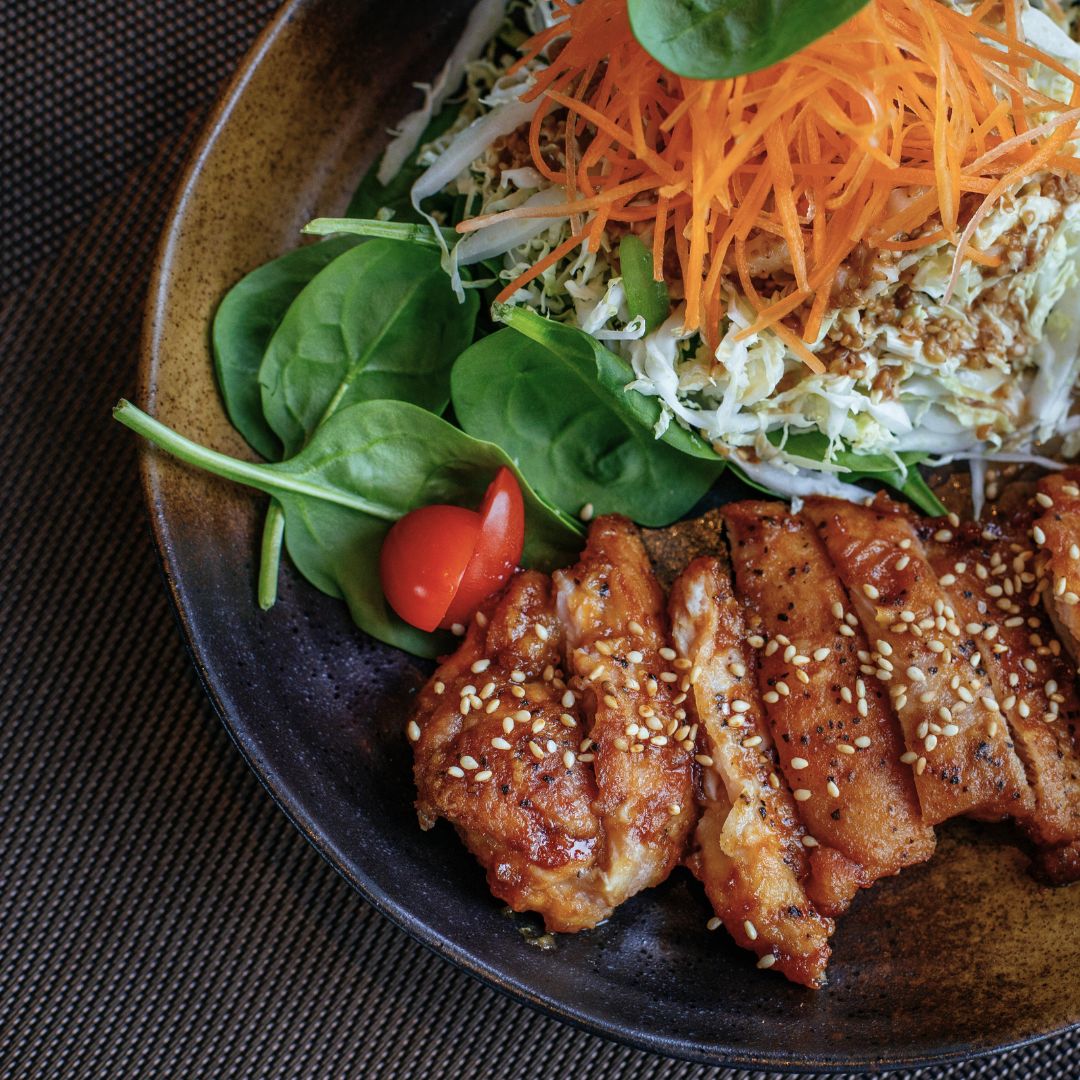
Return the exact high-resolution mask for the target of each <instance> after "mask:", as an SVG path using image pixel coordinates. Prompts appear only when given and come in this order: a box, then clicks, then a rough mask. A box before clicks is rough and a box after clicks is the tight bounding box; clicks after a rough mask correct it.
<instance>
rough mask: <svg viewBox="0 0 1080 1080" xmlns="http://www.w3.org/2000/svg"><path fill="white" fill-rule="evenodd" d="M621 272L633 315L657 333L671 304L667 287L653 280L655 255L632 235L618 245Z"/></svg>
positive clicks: (628, 234) (627, 301)
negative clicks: (639, 317) (656, 330)
mask: <svg viewBox="0 0 1080 1080" xmlns="http://www.w3.org/2000/svg"><path fill="white" fill-rule="evenodd" d="M619 272H620V273H621V274H622V279H623V287H624V288H625V289H626V305H627V307H629V309H630V315H631V316H632V317H634V318H636V317H637V316H639V315H640V316H641V317H642V318H643V319H644V320H645V328H646V329H647V330H655V329H656V328H657V327H658V326H659V325H660V324H661V323H662V322H663V321H664V320H665V319H666V318H667V317H668V313H669V312H670V311H671V301H670V300H669V299H668V291H667V285H666V284H664V282H663V281H654V280H653V258H652V252H651V251H649V249H648V248H647V247H646V246H645V245H644V244H643V243H642V242H641V241H640V240H639V239H638V238H637V237H636V236H635V235H634V234H633V233H627V234H626V235H625V236H624V237H623V238H622V240H621V241H620V243H619Z"/></svg>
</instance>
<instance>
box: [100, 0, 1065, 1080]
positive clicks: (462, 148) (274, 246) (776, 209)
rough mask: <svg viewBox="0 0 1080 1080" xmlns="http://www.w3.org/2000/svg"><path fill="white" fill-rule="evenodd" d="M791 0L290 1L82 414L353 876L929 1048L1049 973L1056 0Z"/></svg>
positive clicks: (956, 1050)
mask: <svg viewBox="0 0 1080 1080" xmlns="http://www.w3.org/2000/svg"><path fill="white" fill-rule="evenodd" d="M695 10H696V9H695ZM779 10H780V9H778V8H776V6H775V5H770V4H757V3H755V2H753V0H747V3H745V4H742V5H735V6H733V7H732V6H730V5H703V6H702V7H701V9H700V11H697V13H696V14H695V13H690V12H688V9H685V8H683V7H682V6H681V5H670V4H665V3H658V2H656V0H580V2H579V3H576V4H570V3H554V4H552V3H549V2H548V0H511V2H510V3H508V4H504V3H501V2H496V0H481V2H480V3H478V4H469V3H461V4H456V5H445V4H434V3H420V4H415V5H409V6H408V7H407V8H405V9H401V10H395V11H394V12H392V13H390V12H387V11H384V10H380V9H377V8H376V6H375V5H370V4H360V3H344V2H342V0H293V2H291V3H288V4H286V5H285V6H284V8H283V9H282V11H281V13H280V14H279V15H278V17H277V18H276V19H275V21H274V22H273V24H272V25H271V26H270V27H269V28H268V29H267V30H266V31H265V33H264V34H263V36H262V37H261V39H260V40H259V42H258V44H257V45H256V47H255V48H254V50H253V51H252V53H251V55H250V56H249V57H248V59H247V60H246V61H245V63H244V65H243V67H242V68H241V70H240V72H239V74H238V75H237V77H236V78H235V79H234V81H233V83H232V85H231V86H230V88H229V89H228V90H227V92H226V93H225V95H224V97H223V99H222V102H221V104H220V105H219V107H218V109H217V111H216V113H215V115H214V117H213V118H212V120H211V122H210V124H209V126H208V128H207V131H206V133H205V135H204V137H203V139H202V141H201V143H200V146H199V149H198V151H197V153H196V155H195V157H194V159H193V161H192V164H191V166H190V167H189V170H188V172H187V175H186V177H185V179H184V181H183V183H182V185H181V189H180V193H179V196H178V199H177V202H176V205H175V207H174V211H173V214H172V218H171V222H170V225H169V228H168V230H167V232H166V235H165V238H164V240H163V243H162V247H161V253H160V258H159V262H158V266H157V271H156V276H155V280H154V282H153V284H152V287H151V297H150V305H149V311H148V318H147V327H146V334H145V339H144V361H143V368H142V379H143V382H142V386H141V388H140V394H139V398H138V399H139V406H136V405H133V404H131V403H129V402H127V401H122V402H121V403H120V404H119V405H118V406H117V409H116V410H115V415H116V418H117V419H118V420H119V421H121V422H122V423H123V424H125V425H126V426H127V427H129V428H131V429H132V430H134V431H135V432H136V433H137V434H139V435H140V436H142V437H143V438H144V440H146V443H145V445H146V450H145V453H144V457H143V468H144V480H145V487H146V493H147V498H148V502H149V506H150V511H151V518H152V522H153V527H154V532H155V537H156V540H157V544H158V548H159V552H160V555H161V560H162V565H163V568H164V571H165V575H166V578H167V581H168V585H169V588H170V590H171V593H172V596H173V599H174V601H175V604H176V608H177V612H178V615H179V619H180V622H181V625H182V627H183V630H184V633H185V636H186V638H187V641H188V644H189V647H190V651H191V654H192V657H193V660H194V663H195V665H196V667H197V669H198V671H199V674H200V676H201V678H202V680H203V682H204V684H205V686H206V689H207V692H208V693H209V695H210V697H211V699H212V701H213V703H214V705H215V708H216V709H217V711H218V712H219V714H220V715H221V718H222V720H223V721H224V723H225V726H226V728H227V729H228V730H229V732H230V734H231V735H232V737H233V738H234V740H235V741H236V743H237V745H238V747H239V748H240V750H241V752H242V753H243V754H244V755H245V757H246V758H247V759H248V761H249V762H250V764H251V766H252V768H253V769H254V770H255V772H256V773H257V774H258V776H259V777H260V779H261V780H262V782H263V783H264V784H265V786H266V787H267V789H268V790H269V791H270V793H271V795H272V796H273V797H274V799H275V800H276V801H277V802H278V804H279V805H280V806H281V808H282V810H283V811H284V812H285V813H286V814H288V816H289V817H290V818H291V819H292V820H293V822H294V823H295V824H296V825H297V827H298V828H299V829H300V830H301V831H302V832H303V833H304V834H305V835H306V836H307V837H308V838H309V840H310V841H311V842H312V843H313V844H314V845H315V846H316V847H317V848H318V850H319V851H320V852H322V854H323V855H324V856H325V857H326V858H327V859H328V860H329V861H330V862H331V864H332V865H334V866H335V867H336V868H337V869H338V870H339V871H340V872H341V873H342V874H343V875H344V876H345V877H346V878H347V879H348V880H349V881H350V882H352V883H353V885H354V886H355V887H356V888H357V889H358V890H359V891H360V893H362V894H363V895H364V897H365V898H367V899H368V900H369V901H370V902H371V903H373V904H374V905H375V906H376V907H377V908H378V909H379V910H380V911H382V912H384V913H385V914H386V915H387V916H389V917H390V918H391V919H393V920H394V921H396V922H397V923H398V924H399V925H401V926H402V927H404V928H405V929H406V930H408V931H409V932H410V933H411V934H413V935H414V936H415V937H417V938H418V939H419V940H420V941H422V942H424V943H425V944H426V945H428V946H429V947H431V948H432V949H433V950H435V951H436V952H437V953H439V954H440V955H442V956H444V957H446V958H448V959H450V960H451V961H453V962H454V963H456V964H459V965H460V966H462V967H463V968H465V969H466V970H468V971H470V972H472V973H473V974H474V975H476V976H478V977H479V978H481V979H483V980H484V981H486V982H488V983H490V984H491V985H494V986H496V987H498V988H500V989H502V990H504V991H505V992H507V993H510V994H512V995H514V996H515V997H517V998H519V999H520V1000H523V1001H526V1002H528V1003H530V1004H532V1005H534V1006H536V1007H539V1008H541V1009H544V1010H545V1011H547V1012H549V1013H550V1014H552V1015H555V1016H558V1017H560V1018H563V1019H566V1020H568V1021H571V1022H573V1023H576V1024H579V1025H581V1026H583V1027H585V1028H587V1029H589V1030H591V1031H594V1032H597V1033H599V1034H602V1035H606V1036H608V1037H612V1038H617V1039H621V1040H624V1041H626V1042H628V1043H631V1044H633V1045H636V1046H640V1047H644V1048H647V1049H650V1050H653V1051H656V1052H660V1053H666V1054H671V1055H676V1056H680V1057H685V1058H689V1059H694V1060H699V1061H706V1062H712V1063H716V1064H720V1063H723V1064H739V1065H747V1066H758V1067H768V1068H803V1069H811V1070H816V1069H829V1068H836V1069H840V1068H846V1069H859V1068H864V1069H865V1068H872V1067H881V1066H886V1065H889V1066H901V1065H916V1064H922V1063H928V1062H939V1061H947V1060H956V1059H958V1058H962V1057H965V1056H968V1055H971V1054H976V1053H980V1052H987V1051H990V1050H993V1049H999V1048H1002V1047H1008V1046H1015V1045H1019V1044H1021V1043H1023V1042H1026V1041H1030V1040H1032V1039H1036V1038H1039V1037H1043V1036H1047V1035H1050V1034H1052V1033H1055V1032H1060V1031H1062V1030H1064V1029H1066V1028H1068V1027H1070V1026H1072V1025H1075V1024H1077V1023H1078V1022H1080V982H1078V980H1077V979H1076V977H1075V972H1076V970H1077V966H1078V964H1080V902H1078V894H1077V892H1076V890H1075V888H1071V887H1070V885H1071V883H1072V882H1074V881H1075V880H1076V879H1077V878H1078V877H1080V730H1078V723H1080V720H1078V718H1080V699H1078V697H1077V694H1078V690H1077V684H1076V675H1077V668H1076V664H1077V634H1078V633H1080V624H1078V619H1080V614H1078V613H1080V600H1078V595H1080V470H1077V469H1075V468H1074V467H1072V466H1071V464H1070V463H1071V461H1072V459H1073V457H1074V456H1075V454H1076V452H1077V450H1078V449H1080V415H1078V410H1077V403H1076V385H1077V372H1078V367H1080V184H1078V182H1077V179H1076V177H1077V175H1078V174H1080V144H1078V142H1077V134H1078V129H1077V124H1078V122H1080V44H1077V43H1076V41H1075V39H1074V34H1073V31H1074V24H1075V22H1076V20H1075V18H1074V16H1073V14H1072V13H1071V12H1070V11H1069V10H1063V9H1062V8H1061V7H1060V6H1059V5H1058V4H1056V3H1046V4H1042V5H1040V4H1032V3H1028V2H1027V0H1005V2H1003V3H995V2H987V3H983V4H978V5H962V4H952V3H946V2H942V0H870V2H869V3H866V2H860V0H852V2H847V3H843V4H835V5H828V6H826V5H810V4H806V5H804V4H800V3H793V4H791V5H789V6H788V7H787V8H784V10H783V11H782V12H781V13H780V14H779V15H778V14H777V12H778V11H779ZM416 84H421V92H419V93H418V92H417V90H416V89H415V86H416Z"/></svg>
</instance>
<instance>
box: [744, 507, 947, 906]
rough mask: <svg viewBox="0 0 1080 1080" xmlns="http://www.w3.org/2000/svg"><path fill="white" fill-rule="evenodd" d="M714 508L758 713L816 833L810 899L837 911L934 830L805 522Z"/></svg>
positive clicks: (881, 693) (782, 513) (913, 855)
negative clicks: (742, 615) (725, 544)
mask: <svg viewBox="0 0 1080 1080" xmlns="http://www.w3.org/2000/svg"><path fill="white" fill-rule="evenodd" d="M724 519H725V521H726V523H727V528H728V540H729V543H730V545H731V558H732V562H733V564H734V566H735V578H736V590H737V593H738V598H739V602H740V603H741V605H742V606H743V609H744V610H745V612H746V619H747V625H748V628H749V631H750V632H751V634H753V635H754V643H755V644H757V645H759V648H758V650H757V653H758V671H759V678H760V684H761V691H762V694H763V695H764V700H765V702H766V705H767V710H766V711H767V716H768V720H769V724H770V726H771V728H772V733H773V736H774V738H775V739H776V743H777V748H778V750H779V753H780V761H781V763H782V765H783V770H784V774H785V776H786V777H787V780H788V783H789V784H790V785H791V787H792V788H793V789H794V790H796V791H797V792H798V793H799V797H800V801H799V802H798V803H797V806H798V812H799V816H800V818H801V819H802V822H803V824H804V825H805V826H806V829H807V831H808V832H809V834H810V836H811V837H812V838H813V840H815V841H817V843H816V844H815V845H814V846H813V847H812V848H811V853H812V854H811V878H810V883H809V885H808V891H809V894H810V899H811V900H813V902H814V904H815V906H816V907H817V908H818V910H819V911H821V912H822V913H823V914H826V915H834V916H835V915H839V914H840V913H841V912H843V911H844V910H845V909H846V908H847V906H848V904H849V903H850V901H851V898H852V897H853V896H854V894H855V892H856V891H857V890H858V889H859V888H865V887H867V886H869V885H872V884H873V883H874V882H875V881H877V880H878V879H879V878H881V877H887V876H891V875H893V874H896V873H898V872H899V871H900V870H901V869H902V868H903V867H905V866H911V865H913V864H914V863H919V862H923V861H924V860H926V859H928V858H929V857H930V856H931V855H932V854H933V851H934V845H935V840H934V832H933V829H932V828H931V827H930V826H928V825H926V824H924V823H923V821H922V815H921V811H920V808H919V801H918V798H917V796H916V793H915V785H914V782H913V778H912V774H911V769H910V767H909V766H906V765H903V764H902V763H901V762H900V756H901V754H903V753H904V744H903V736H902V735H901V732H900V728H899V724H898V722H897V720H896V717H895V714H894V713H893V711H892V708H891V707H890V705H889V700H888V696H887V694H886V692H885V689H884V684H883V683H881V682H880V681H879V680H877V679H874V678H868V677H867V676H865V675H864V674H862V673H860V670H859V667H860V661H859V653H860V652H862V653H864V654H865V653H866V652H867V651H868V645H867V642H866V638H865V636H864V634H863V631H862V629H861V628H860V627H859V626H858V621H857V620H856V618H855V617H854V615H852V614H851V612H850V605H849V604H848V599H847V593H846V592H845V591H844V588H843V586H842V585H841V583H840V579H839V578H838V576H837V574H836V570H835V569H834V567H833V565H832V563H831V562H830V561H829V557H828V555H827V554H826V552H825V549H824V546H823V545H822V543H821V540H820V539H819V537H818V535H817V531H816V530H815V529H814V527H813V525H812V524H811V523H810V522H808V521H806V520H805V519H803V518H801V517H798V516H794V515H792V514H790V513H789V512H788V509H787V507H786V506H785V505H784V504H782V503H768V502H739V503H735V504H732V505H731V506H728V507H726V508H725V510H724ZM852 624H854V625H852Z"/></svg>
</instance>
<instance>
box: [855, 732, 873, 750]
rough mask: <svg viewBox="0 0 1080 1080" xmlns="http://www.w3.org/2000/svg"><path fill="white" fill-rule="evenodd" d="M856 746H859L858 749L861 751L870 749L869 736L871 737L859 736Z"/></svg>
mask: <svg viewBox="0 0 1080 1080" xmlns="http://www.w3.org/2000/svg"><path fill="white" fill-rule="evenodd" d="M855 745H856V746H857V747H858V748H859V749H860V750H865V749H866V748H867V747H868V746H869V745H870V736H869V735H860V736H859V737H858V738H857V739H856V740H855Z"/></svg>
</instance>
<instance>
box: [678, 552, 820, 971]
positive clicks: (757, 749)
mask: <svg viewBox="0 0 1080 1080" xmlns="http://www.w3.org/2000/svg"><path fill="white" fill-rule="evenodd" d="M670 611H671V623H672V636H673V639H674V642H675V647H676V650H677V651H678V653H679V656H680V658H685V659H686V660H687V661H689V662H690V664H691V665H692V671H693V672H694V675H695V677H694V682H693V687H692V692H691V695H690V699H689V701H688V702H687V704H688V705H689V706H690V714H691V719H693V720H695V721H696V723H697V724H698V725H700V727H699V731H698V732H697V744H698V746H699V748H700V750H701V754H700V755H699V757H698V761H699V763H700V765H701V784H702V790H703V803H704V811H703V813H702V816H701V819H700V820H699V822H698V826H697V830H696V832H695V834H694V838H693V845H692V852H691V855H690V857H689V859H688V865H689V866H690V869H691V870H692V871H693V873H694V875H695V876H696V877H698V878H699V879H700V880H701V882H702V883H703V884H704V886H705V891H706V893H707V894H708V897H709V900H710V901H711V902H712V905H713V909H714V910H715V911H716V914H717V916H718V917H719V919H720V920H721V921H722V922H723V924H724V926H725V927H726V928H727V930H728V932H729V933H730V934H731V936H732V937H733V938H734V939H735V940H736V941H737V942H738V943H739V944H740V945H741V946H743V948H746V949H751V950H752V951H753V952H755V953H757V955H758V956H759V957H760V960H759V962H758V966H759V967H772V966H773V965H775V966H776V968H777V969H778V970H779V971H782V972H783V973H784V975H786V976H787V977H788V978H789V979H792V980H793V981H795V982H798V983H802V984H803V985H804V986H812V987H816V986H821V985H822V984H823V983H824V981H825V965H826V963H827V962H828V958H829V945H828V938H829V935H830V934H831V933H832V929H833V927H832V922H831V920H829V919H823V918H822V917H821V916H820V915H819V914H818V913H817V912H816V911H815V910H814V908H813V906H812V905H811V903H810V902H809V899H808V897H807V895H806V889H805V888H804V879H805V878H806V876H807V870H808V863H807V849H806V848H805V847H804V846H803V843H802V841H803V838H804V836H805V830H804V829H803V828H802V826H801V825H800V823H799V819H798V815H797V813H796V810H795V803H794V800H793V799H792V797H791V792H790V791H789V790H788V787H787V785H786V784H785V783H784V781H783V780H782V779H781V778H780V776H779V775H778V772H777V768H778V766H777V761H776V751H775V750H774V748H773V746H772V739H771V738H770V736H769V731H768V728H767V726H766V724H765V718H764V710H763V706H762V703H761V698H760V695H759V693H758V688H757V681H756V672H755V670H754V669H755V664H756V658H755V656H754V655H753V653H752V650H750V649H748V647H747V645H746V636H747V633H746V626H745V623H744V621H743V616H742V611H741V610H740V608H739V605H738V604H737V603H736V601H735V598H734V597H733V596H732V593H731V585H730V582H729V575H728V570H727V567H726V566H725V565H724V563H722V562H721V561H720V560H719V559H716V558H701V559H697V560H695V561H694V562H692V563H691V564H690V566H689V567H687V569H686V571H685V572H684V573H683V574H682V576H681V577H680V578H679V579H678V580H677V581H676V582H675V584H674V586H673V588H672V591H671V602H670Z"/></svg>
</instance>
